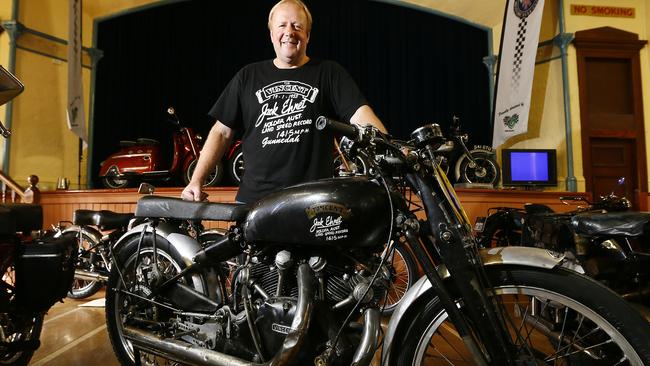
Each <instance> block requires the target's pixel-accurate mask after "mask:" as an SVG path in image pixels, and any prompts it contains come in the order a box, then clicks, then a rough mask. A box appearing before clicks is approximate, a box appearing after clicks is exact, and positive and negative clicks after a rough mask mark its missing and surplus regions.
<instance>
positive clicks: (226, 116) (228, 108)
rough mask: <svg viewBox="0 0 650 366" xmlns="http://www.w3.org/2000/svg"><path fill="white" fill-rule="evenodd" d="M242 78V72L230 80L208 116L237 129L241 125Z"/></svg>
mask: <svg viewBox="0 0 650 366" xmlns="http://www.w3.org/2000/svg"><path fill="white" fill-rule="evenodd" d="M241 78H242V71H241V70H240V71H239V72H238V73H237V74H236V75H235V76H234V77H233V78H232V80H230V82H229V83H228V85H226V88H225V89H224V90H223V91H222V92H221V95H220V96H219V99H217V102H216V103H214V105H213V106H212V108H210V111H209V112H208V115H209V116H210V117H212V118H214V119H215V120H219V121H220V122H221V123H223V124H224V125H226V126H228V127H230V128H232V129H236V128H238V127H239V126H240V125H241V123H242V122H241V119H242V113H241V101H240V92H241V83H242V81H241Z"/></svg>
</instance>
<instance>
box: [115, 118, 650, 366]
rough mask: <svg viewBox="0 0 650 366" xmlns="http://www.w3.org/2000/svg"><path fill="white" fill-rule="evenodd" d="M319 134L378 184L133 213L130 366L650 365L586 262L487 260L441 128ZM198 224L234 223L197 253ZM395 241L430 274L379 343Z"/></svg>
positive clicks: (498, 256)
mask: <svg viewBox="0 0 650 366" xmlns="http://www.w3.org/2000/svg"><path fill="white" fill-rule="evenodd" d="M316 126H317V128H318V129H324V130H325V131H323V132H322V133H324V134H325V136H326V137H324V138H330V136H328V135H331V132H332V130H333V131H337V132H338V133H341V134H344V135H347V136H348V137H350V138H351V139H353V140H355V142H356V143H357V144H358V146H359V149H360V150H362V151H363V152H364V153H365V155H366V156H370V157H373V159H371V160H370V164H371V166H370V168H369V176H367V177H359V176H354V177H340V178H331V179H325V180H320V181H316V182H311V183H305V184H300V185H296V186H293V187H289V188H286V189H283V190H281V191H278V192H276V193H273V194H271V195H269V196H267V197H265V198H263V199H261V200H260V201H258V202H256V203H254V204H251V205H237V204H220V203H207V202H205V203H204V202H187V201H182V200H180V199H175V198H167V197H158V196H147V197H143V198H141V199H140V200H139V201H138V204H137V208H136V212H135V215H136V216H137V217H142V218H146V219H147V221H146V222H145V223H143V224H142V225H139V226H137V227H135V228H133V229H132V230H131V231H130V232H128V233H127V234H125V235H124V236H123V237H122V238H121V239H120V240H119V241H118V242H117V243H116V244H115V246H114V247H113V251H112V252H113V253H114V257H115V258H114V259H113V267H112V269H111V274H110V276H109V283H108V290H107V294H106V319H107V329H108V333H109V338H110V340H111V342H112V344H113V348H114V350H115V352H116V354H117V357H118V359H119V360H120V362H121V363H122V364H124V365H133V364H136V363H137V364H140V363H146V364H152V363H156V362H158V361H159V360H160V359H167V360H171V361H172V362H180V363H182V364H190V365H223V366H226V365H228V366H232V365H235V366H243V365H312V364H315V365H369V364H370V362H371V360H372V358H373V356H374V354H375V352H376V351H377V349H378V348H379V346H380V341H381V342H382V345H381V346H382V364H385V365H406V364H408V365H429V364H433V363H435V362H442V363H444V364H478V365H538V364H546V363H555V364H557V363H560V364H607V365H610V364H622V365H642V364H645V365H650V344H648V342H647V337H648V334H650V327H649V325H648V324H647V323H646V322H645V321H643V319H642V318H641V317H640V315H639V314H638V313H636V312H635V311H634V310H633V309H632V308H631V307H630V306H629V304H628V303H626V302H625V301H624V300H623V299H621V298H620V297H618V296H616V295H615V294H614V293H613V292H611V291H609V290H608V289H607V288H606V287H604V286H602V285H601V284H599V283H598V282H596V281H593V280H592V279H590V278H588V277H586V276H583V275H581V274H580V273H579V272H581V271H582V269H581V267H580V266H579V265H577V264H576V263H574V262H573V261H571V260H569V259H567V258H564V257H562V256H558V255H556V253H553V252H549V251H546V250H540V249H537V248H526V247H505V248H493V249H483V250H480V249H479V248H478V246H477V243H476V241H475V238H474V237H473V235H472V232H471V224H470V223H469V221H468V219H467V215H466V214H465V213H464V211H463V208H462V207H461V205H460V202H459V200H458V197H457V196H456V194H455V192H454V190H453V188H452V186H451V185H450V183H449V181H448V180H447V178H446V176H445V174H444V173H443V172H442V170H441V168H440V166H439V165H438V164H437V163H436V155H435V152H436V150H437V149H438V148H439V147H440V146H441V145H443V144H444V143H445V138H444V136H443V135H442V133H441V130H440V128H439V126H437V125H428V126H424V127H422V128H419V129H418V130H416V131H414V133H413V134H412V139H411V140H410V141H398V140H394V139H391V138H390V137H389V136H386V135H383V134H381V133H379V132H378V131H376V130H375V129H372V128H365V129H362V130H359V129H358V128H357V127H356V126H350V125H346V124H340V123H338V122H335V121H331V120H328V119H326V118H324V117H322V118H319V119H318V121H317V122H316ZM386 149H389V150H390V151H391V152H392V154H391V155H390V156H388V155H386V154H374V153H373V151H385V150H386ZM404 151H409V153H408V155H405V153H404ZM396 177H402V179H400V180H396V179H395V178H396ZM403 182H405V183H406V184H407V185H408V186H409V187H410V189H409V190H408V192H410V193H405V191H404V190H403V189H401V187H400V185H401V184H402V183H403ZM410 194H415V195H417V196H419V198H420V200H421V206H423V207H424V211H425V215H424V216H423V217H424V218H420V219H418V218H417V217H416V216H415V214H414V213H413V212H412V210H411V208H410V207H409V204H408V202H409V195H410ZM187 219H192V220H215V221H226V222H231V223H232V224H231V227H230V229H228V231H227V232H226V235H225V236H224V237H223V238H222V239H220V240H217V241H214V242H209V243H205V244H204V245H201V244H200V243H199V242H198V241H197V240H196V239H195V238H192V236H191V235H189V234H188V233H187V232H184V231H183V230H181V229H179V225H178V224H177V221H178V220H187ZM399 238H404V239H405V240H406V242H407V245H408V247H409V249H410V250H412V251H413V252H414V253H415V255H416V257H417V260H418V264H419V265H420V266H421V267H422V269H423V271H424V273H425V276H423V277H422V278H421V279H420V280H419V281H418V282H417V283H416V284H415V285H414V286H413V287H412V288H411V289H410V290H409V291H408V293H407V294H406V295H405V296H404V298H402V300H401V301H400V303H399V305H398V307H397V309H396V310H395V311H394V312H393V314H392V316H391V318H390V321H389V323H388V325H387V327H386V329H385V330H384V331H382V327H381V318H380V311H381V305H380V304H381V303H382V299H383V298H385V296H386V292H387V290H388V288H389V286H390V269H389V268H388V266H387V260H388V256H389V255H390V248H392V247H393V246H394V245H395V244H394V243H396V242H397V240H399ZM386 246H387V247H388V248H389V250H384V248H385V247H386ZM235 257H236V258H238V260H237V261H236V262H235V263H234V268H233V272H232V273H224V272H225V271H224V270H223V263H224V261H227V260H229V259H230V258H235ZM228 278H230V279H232V281H231V282H230V285H228V281H227V280H228ZM382 333H383V334H382Z"/></svg>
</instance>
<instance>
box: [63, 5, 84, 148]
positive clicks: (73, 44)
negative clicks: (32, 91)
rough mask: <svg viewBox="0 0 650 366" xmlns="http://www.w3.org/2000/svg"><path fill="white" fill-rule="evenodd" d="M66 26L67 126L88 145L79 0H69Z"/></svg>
mask: <svg viewBox="0 0 650 366" xmlns="http://www.w3.org/2000/svg"><path fill="white" fill-rule="evenodd" d="M69 1H70V8H69V28H68V106H67V115H68V128H69V129H70V130H71V131H72V132H73V133H74V134H75V135H77V136H79V138H80V139H82V140H83V141H84V148H85V147H87V146H88V145H87V144H88V136H87V135H86V116H85V113H84V98H83V83H82V76H81V0H69Z"/></svg>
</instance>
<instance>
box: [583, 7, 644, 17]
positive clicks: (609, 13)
mask: <svg viewBox="0 0 650 366" xmlns="http://www.w3.org/2000/svg"><path fill="white" fill-rule="evenodd" d="M571 15H589V16H594V17H615V18H634V17H635V9H634V8H621V7H617V6H598V5H579V4H573V5H571Z"/></svg>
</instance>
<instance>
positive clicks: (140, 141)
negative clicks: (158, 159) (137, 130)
mask: <svg viewBox="0 0 650 366" xmlns="http://www.w3.org/2000/svg"><path fill="white" fill-rule="evenodd" d="M136 141H137V142H138V145H158V144H160V142H158V140H154V139H148V138H146V137H140V138H138V139H137V140H136Z"/></svg>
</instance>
